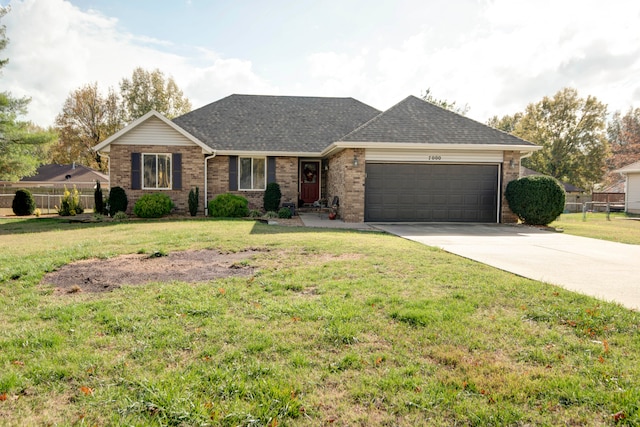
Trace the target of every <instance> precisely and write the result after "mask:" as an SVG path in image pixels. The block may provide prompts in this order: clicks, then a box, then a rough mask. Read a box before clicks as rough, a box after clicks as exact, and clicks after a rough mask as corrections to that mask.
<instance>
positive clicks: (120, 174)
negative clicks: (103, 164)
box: [109, 144, 204, 214]
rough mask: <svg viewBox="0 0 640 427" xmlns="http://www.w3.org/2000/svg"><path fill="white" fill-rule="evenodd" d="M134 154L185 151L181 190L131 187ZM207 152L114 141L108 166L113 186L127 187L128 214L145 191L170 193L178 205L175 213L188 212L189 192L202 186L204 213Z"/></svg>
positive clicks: (194, 147) (200, 188) (201, 196)
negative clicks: (204, 176)
mask: <svg viewBox="0 0 640 427" xmlns="http://www.w3.org/2000/svg"><path fill="white" fill-rule="evenodd" d="M131 153H158V154H165V153H167V154H168V153H171V154H173V153H182V190H132V189H131ZM203 159H204V154H203V153H202V149H201V148H200V147H197V146H193V147H185V146H158V145H119V144H112V145H111V152H110V153H109V167H110V171H109V172H110V175H111V188H113V187H116V186H119V187H122V188H124V190H125V192H126V194H127V199H128V201H129V203H128V206H127V213H131V212H132V211H133V206H134V205H135V203H136V201H137V200H138V199H139V198H140V196H142V195H143V194H150V193H163V194H166V195H168V196H169V197H170V198H171V200H172V201H173V203H174V204H175V212H176V213H180V214H185V213H186V214H188V213H189V191H190V190H191V189H192V188H195V187H199V190H200V201H199V204H198V212H199V213H202V214H204V188H203V185H204V179H203V178H202V175H203V174H204V161H203Z"/></svg>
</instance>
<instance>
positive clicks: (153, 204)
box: [133, 193, 173, 218]
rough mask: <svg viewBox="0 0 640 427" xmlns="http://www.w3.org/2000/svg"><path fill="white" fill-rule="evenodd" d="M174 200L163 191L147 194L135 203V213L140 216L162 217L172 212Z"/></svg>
mask: <svg viewBox="0 0 640 427" xmlns="http://www.w3.org/2000/svg"><path fill="white" fill-rule="evenodd" d="M171 209H173V202H172V201H171V198H170V197H169V196H167V195H166V194H163V193H154V194H145V195H143V196H142V197H140V198H139V199H138V200H137V201H136V204H135V205H133V213H134V214H135V215H136V216H139V217H140V218H160V217H162V216H164V215H168V214H169V213H171Z"/></svg>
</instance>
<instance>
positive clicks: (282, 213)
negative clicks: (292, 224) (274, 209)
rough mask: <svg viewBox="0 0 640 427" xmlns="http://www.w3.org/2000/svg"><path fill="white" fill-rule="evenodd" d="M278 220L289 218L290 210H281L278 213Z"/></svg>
mask: <svg viewBox="0 0 640 427" xmlns="http://www.w3.org/2000/svg"><path fill="white" fill-rule="evenodd" d="M278 218H291V209H289V208H281V209H280V210H279V211H278Z"/></svg>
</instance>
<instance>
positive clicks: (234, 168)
mask: <svg viewBox="0 0 640 427" xmlns="http://www.w3.org/2000/svg"><path fill="white" fill-rule="evenodd" d="M237 190H238V156H229V191H237Z"/></svg>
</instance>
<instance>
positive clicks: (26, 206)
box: [11, 189, 36, 216]
mask: <svg viewBox="0 0 640 427" xmlns="http://www.w3.org/2000/svg"><path fill="white" fill-rule="evenodd" d="M11 208H12V209H13V213H14V214H16V215H17V216H26V215H31V214H32V213H33V211H35V210H36V202H35V200H33V196H32V195H31V192H30V191H29V190H25V189H22V190H18V191H16V195H15V196H14V198H13V203H11Z"/></svg>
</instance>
